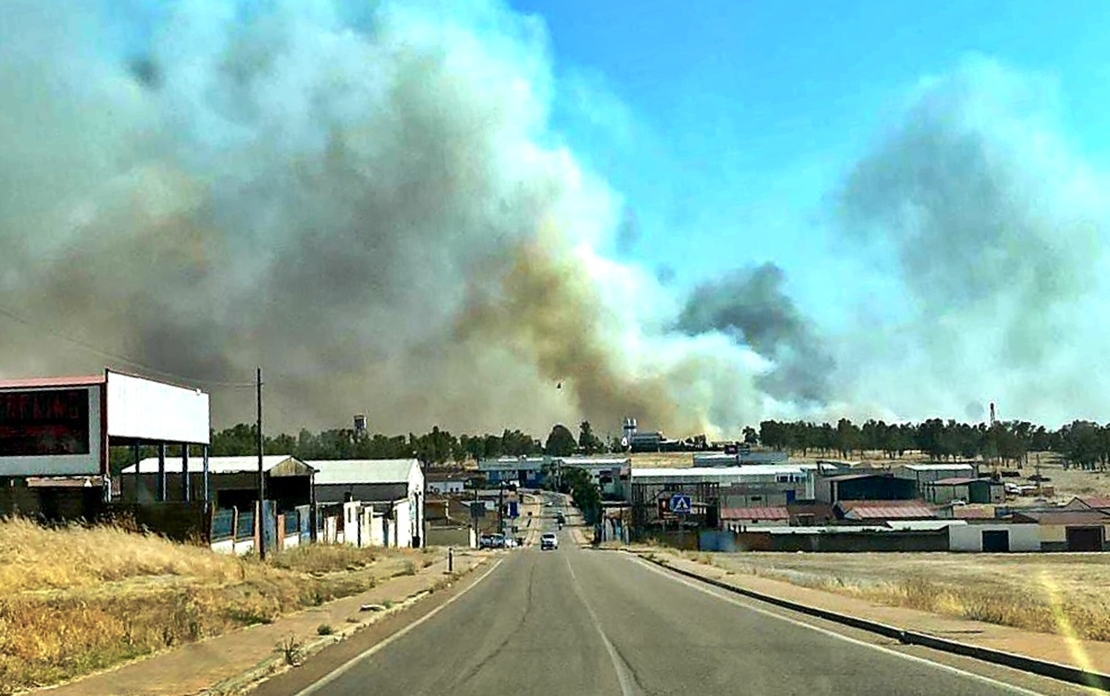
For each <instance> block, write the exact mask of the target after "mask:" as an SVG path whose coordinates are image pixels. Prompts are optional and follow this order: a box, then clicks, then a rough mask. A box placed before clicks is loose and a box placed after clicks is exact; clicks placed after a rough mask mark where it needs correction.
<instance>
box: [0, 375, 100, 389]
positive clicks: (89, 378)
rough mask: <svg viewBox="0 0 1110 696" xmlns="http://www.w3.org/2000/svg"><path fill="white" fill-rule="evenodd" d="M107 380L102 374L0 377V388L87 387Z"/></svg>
mask: <svg viewBox="0 0 1110 696" xmlns="http://www.w3.org/2000/svg"><path fill="white" fill-rule="evenodd" d="M107 381H108V378H107V377H106V376H104V375H83V376H80V377H31V378H22V379H0V389H32V388H35V387H89V386H92V385H94V384H104V383H105V382H107Z"/></svg>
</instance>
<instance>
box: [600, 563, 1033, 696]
mask: <svg viewBox="0 0 1110 696" xmlns="http://www.w3.org/2000/svg"><path fill="white" fill-rule="evenodd" d="M620 555H621V556H624V557H625V558H628V560H631V561H638V562H639V563H640V565H642V566H643V567H645V568H647V569H648V570H650V571H652V572H653V573H658V574H659V575H662V576H663V577H665V578H670V579H671V580H674V581H675V582H678V583H681V584H683V585H686V586H687V587H689V588H691V589H694V590H697V591H698V592H702V593H704V594H707V595H709V596H710V597H716V598H717V599H720V600H723V601H725V602H729V603H730V604H734V605H736V606H738V607H741V608H743V609H747V610H748V611H754V612H756V613H757V614H763V615H764V616H770V617H772V618H775V619H778V620H779V621H785V622H787V623H792V624H794V625H795V626H801V627H802V628H808V629H810V630H811V631H817V632H818V633H823V634H824V635H826V636H829V637H831V638H837V639H840V640H843V641H846V642H848V643H853V644H855V645H862V646H864V647H867V648H872V649H873V650H878V651H879V652H884V653H887V654H888V655H894V656H895V657H900V658H902V659H903V660H909V661H910V662H917V663H920V664H924V665H928V666H930V667H936V668H937V669H940V670H943V671H945V672H950V673H952V674H958V675H959V676H961V677H969V678H971V679H975V680H978V681H980V682H983V683H986V684H990V685H991V686H996V687H1000V688H1002V689H1008V690H1009V691H1012V692H1014V693H1017V694H1026V695H1027V696H1044V694H1042V693H1040V692H1039V691H1030V690H1029V689H1026V688H1023V687H1020V686H1014V685H1013V684H1007V683H1006V682H1002V681H998V680H997V679H992V678H991V677H985V676H983V675H982V674H976V673H975V672H968V671H966V670H962V669H960V668H959V667H952V666H951V665H946V664H944V663H941V662H934V661H932V660H928V659H925V658H924V657H917V656H916V655H908V654H906V653H903V652H898V651H897V650H891V649H890V648H886V647H883V646H881V645H875V644H874V643H868V642H867V641H863V640H859V639H858V638H852V637H851V636H846V635H844V634H843V633H837V632H836V631H830V630H829V629H827V628H821V627H820V626H814V625H813V624H810V623H806V622H805V621H799V620H797V619H792V618H790V617H789V616H783V615H782V614H778V613H776V612H773V611H768V610H767V609H764V608H762V607H757V606H753V605H752V604H750V603H749V602H757V601H759V600H756V599H749V600H748V602H744V601H741V600H739V599H737V598H735V597H729V596H728V595H724V594H721V593H720V592H714V591H713V590H714V589H718V590H721V591H724V592H727V590H723V588H716V587H712V586H711V587H706V586H705V585H702V584H699V583H697V582H694V581H692V580H688V579H687V578H685V577H683V576H681V575H677V574H675V573H668V572H667V571H665V570H662V569H661V568H659V567H658V566H656V565H655V564H654V563H651V562H650V561H645V560H643V559H642V558H640V557H639V556H636V557H635V558H631V557H629V556H626V555H625V554H620ZM784 611H789V609H784Z"/></svg>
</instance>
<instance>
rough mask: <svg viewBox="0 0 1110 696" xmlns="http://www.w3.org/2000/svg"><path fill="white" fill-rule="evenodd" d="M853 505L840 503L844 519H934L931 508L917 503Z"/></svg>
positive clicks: (888, 501) (862, 502)
mask: <svg viewBox="0 0 1110 696" xmlns="http://www.w3.org/2000/svg"><path fill="white" fill-rule="evenodd" d="M853 502H854V504H851V505H849V504H845V503H841V504H840V505H841V508H840V509H841V510H844V517H845V518H847V519H854V520H909V519H935V518H936V516H937V515H936V513H935V512H933V510H932V508H930V507H928V506H927V505H925V504H923V503H920V502H917V501H901V500H861V501H853Z"/></svg>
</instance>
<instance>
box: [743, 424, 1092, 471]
mask: <svg viewBox="0 0 1110 696" xmlns="http://www.w3.org/2000/svg"><path fill="white" fill-rule="evenodd" d="M744 441H745V442H746V443H747V444H760V445H763V446H765V447H769V448H772V449H778V450H786V451H788V452H791V453H797V452H801V453H802V454H803V456H804V455H807V454H809V453H811V452H818V453H819V452H835V453H837V454H839V455H840V456H841V457H843V458H849V457H851V456H854V455H856V454H862V453H864V452H882V453H884V455H885V456H886V457H888V458H890V459H896V458H898V457H902V456H903V455H905V454H906V453H907V452H910V451H918V452H922V453H924V454H927V455H929V456H930V457H931V458H933V459H936V460H941V461H943V460H953V459H983V460H992V461H1000V462H1003V463H1015V464H1026V463H1028V459H1029V453H1031V452H1054V453H1057V454H1060V455H1062V456H1063V457H1064V459H1065V460H1066V461H1067V462H1068V463H1070V464H1074V465H1076V466H1080V467H1083V468H1093V467H1095V466H1100V467H1102V468H1105V467H1106V466H1107V465H1108V464H1110V424H1107V425H1099V424H1098V423H1094V422H1091V421H1081V420H1077V421H1073V422H1071V423H1068V424H1066V425H1064V426H1063V427H1061V428H1059V429H1057V430H1049V429H1047V428H1045V427H1044V426H1043V425H1036V424H1033V423H1030V422H1028V421H998V422H995V423H994V424H992V425H988V424H986V423H975V424H971V423H960V422H957V421H955V420H947V421H945V420H941V419H940V418H931V419H929V420H926V421H922V422H921V423H897V424H892V423H885V422H883V421H881V420H875V419H870V420H868V421H867V422H865V423H863V424H862V425H856V424H855V423H853V422H852V421H850V420H848V419H847V418H842V419H840V420H839V421H837V423H836V424H835V425H834V424H831V423H820V424H818V423H811V422H806V421H794V422H785V421H775V420H766V421H763V422H762V423H760V424H759V430H758V432H757V431H756V430H755V429H754V428H751V427H748V428H745V429H744Z"/></svg>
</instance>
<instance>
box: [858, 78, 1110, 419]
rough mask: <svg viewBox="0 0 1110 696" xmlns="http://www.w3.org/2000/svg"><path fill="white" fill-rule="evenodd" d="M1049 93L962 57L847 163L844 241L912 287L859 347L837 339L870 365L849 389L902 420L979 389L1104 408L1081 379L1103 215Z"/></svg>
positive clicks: (1019, 403) (1036, 404)
mask: <svg viewBox="0 0 1110 696" xmlns="http://www.w3.org/2000/svg"><path fill="white" fill-rule="evenodd" d="M1051 94H1052V89H1051V85H1050V84H1048V83H1046V82H1045V81H1043V80H1039V79H1036V78H1035V77H1031V76H1022V75H1018V74H1015V73H1013V72H1010V71H1007V70H1005V69H1004V68H1002V67H1001V66H999V65H997V64H996V63H993V62H990V61H986V60H978V59H976V60H969V61H968V62H967V63H966V64H965V65H963V66H962V67H961V68H960V69H959V70H957V71H955V72H954V73H953V74H951V75H949V76H947V77H945V78H944V79H939V80H934V81H931V82H929V83H926V84H924V85H923V86H922V88H921V89H920V90H919V91H918V94H917V95H916V97H915V98H914V99H913V101H912V102H911V104H910V105H909V107H908V108H907V109H906V111H905V113H904V114H903V116H902V118H901V120H900V121H899V122H898V123H897V124H895V126H894V127H893V128H891V129H890V130H889V131H887V132H886V133H885V134H884V136H883V137H882V138H881V139H880V140H879V142H878V143H877V144H876V146H875V147H874V148H873V150H872V151H871V152H870V153H869V154H868V155H867V156H866V157H864V158H862V159H861V160H860V161H859V162H858V163H856V164H855V166H854V167H853V168H852V169H851V171H850V174H849V176H848V177H847V180H846V182H845V185H844V186H843V188H842V190H841V191H840V192H839V197H838V206H837V207H838V213H839V218H838V226H837V229H838V231H839V239H840V241H841V242H842V244H841V251H843V252H846V253H851V254H853V255H857V256H859V255H860V254H861V250H867V251H866V252H864V253H863V256H862V257H861V258H865V259H867V260H869V261H870V262H871V263H872V264H874V266H875V267H877V268H882V269H887V270H889V271H891V272H892V273H893V274H894V275H895V276H896V277H897V278H898V279H899V280H900V282H901V284H902V286H903V287H904V288H905V289H906V290H907V291H908V297H909V302H908V303H907V304H904V305H902V306H901V307H900V308H899V310H898V313H899V319H900V321H898V322H897V324H896V325H889V326H886V327H876V326H869V327H860V329H859V333H860V334H862V333H863V332H869V333H870V334H871V335H870V336H869V341H870V343H869V344H863V343H857V344H856V345H854V346H853V347H849V348H848V351H854V352H853V353H851V354H850V356H849V357H848V359H849V360H852V361H855V362H859V363H865V364H867V365H868V366H869V368H868V369H869V370H871V371H872V376H871V377H870V379H868V377H866V376H865V377H863V379H862V380H861V384H859V385H857V386H858V387H859V390H858V391H859V392H861V393H867V394H869V396H870V397H872V398H874V399H875V400H877V401H881V402H884V403H886V404H888V405H891V406H893V407H894V408H896V409H897V410H898V411H899V412H900V413H901V414H902V415H903V416H906V417H921V416H924V415H929V413H930V412H932V413H938V412H939V413H947V414H950V415H951V416H953V417H960V416H962V415H964V414H963V411H964V410H965V409H964V406H965V405H966V404H968V403H982V402H984V401H987V400H999V401H1002V400H1005V401H1007V402H1008V403H1010V404H1011V407H1010V408H1011V412H1019V413H1021V414H1023V415H1026V416H1027V417H1040V418H1046V419H1048V420H1052V419H1055V418H1061V417H1063V418H1067V417H1068V415H1067V414H1076V413H1079V412H1089V411H1088V409H1090V408H1092V407H1094V408H1098V407H1101V406H1106V405H1110V404H1107V402H1106V401H1105V399H1104V398H1102V397H1099V396H1095V395H1094V394H1095V392H1094V390H1093V389H1092V388H1091V387H1092V383H1091V382H1090V380H1092V379H1095V376H1094V373H1095V372H1096V370H1098V360H1097V358H1096V353H1097V350H1096V349H1095V347H1094V346H1095V345H1097V342H1100V338H1099V337H1098V335H1099V334H1100V333H1101V331H1100V330H1099V329H1098V328H1097V324H1096V323H1093V322H1092V319H1093V317H1094V316H1096V314H1095V313H1092V309H1093V307H1092V306H1090V305H1089V302H1090V301H1091V300H1093V299H1095V296H1096V295H1097V294H1098V293H1099V291H1100V288H1099V287H1098V285H1099V283H1098V282H1097V278H1096V268H1097V267H1098V265H1099V264H1100V262H1101V258H1102V257H1101V252H1100V241H1099V240H1104V239H1105V238H1106V231H1107V219H1108V218H1107V211H1106V207H1105V205H1103V204H1102V203H1101V202H1100V196H1101V194H1100V193H1099V189H1100V187H1101V184H1100V183H1099V180H1098V177H1097V175H1095V174H1094V173H1093V172H1092V171H1091V170H1090V169H1089V168H1088V167H1086V166H1084V165H1083V163H1081V162H1077V161H1076V160H1075V158H1074V157H1072V156H1071V154H1070V153H1069V152H1068V148H1067V147H1066V146H1065V145H1064V143H1063V142H1062V141H1061V140H1060V139H1059V138H1058V137H1056V135H1055V130H1054V127H1053V119H1052V115H1053V109H1052V106H1053V105H1052V102H1051V101H1050V96H1051ZM883 300H885V298H882V300H880V301H883ZM1095 311H1096V312H1097V310H1095ZM876 332H883V333H881V334H880V336H881V338H876V337H875V334H876ZM1085 382H1086V383H1087V386H1086V387H1084V386H1083V385H1084V383H1085ZM970 413H971V412H970V410H969V411H968V415H969V416H970Z"/></svg>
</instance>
